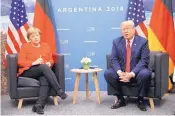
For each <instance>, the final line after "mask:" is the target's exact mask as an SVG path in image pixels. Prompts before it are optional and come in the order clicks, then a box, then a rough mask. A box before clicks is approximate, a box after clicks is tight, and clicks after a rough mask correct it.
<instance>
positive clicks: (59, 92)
mask: <svg viewBox="0 0 175 116" xmlns="http://www.w3.org/2000/svg"><path fill="white" fill-rule="evenodd" d="M57 95H58V96H59V97H60V98H61V99H62V100H63V99H66V98H67V97H68V95H67V94H66V93H65V92H64V91H63V90H62V89H59V90H58V92H57Z"/></svg>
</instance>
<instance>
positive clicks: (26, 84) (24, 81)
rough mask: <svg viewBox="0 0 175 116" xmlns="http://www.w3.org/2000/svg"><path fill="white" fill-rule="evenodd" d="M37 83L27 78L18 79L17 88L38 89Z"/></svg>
mask: <svg viewBox="0 0 175 116" xmlns="http://www.w3.org/2000/svg"><path fill="white" fill-rule="evenodd" d="M39 86H40V84H39V81H38V80H36V79H32V78H28V77H18V87H39Z"/></svg>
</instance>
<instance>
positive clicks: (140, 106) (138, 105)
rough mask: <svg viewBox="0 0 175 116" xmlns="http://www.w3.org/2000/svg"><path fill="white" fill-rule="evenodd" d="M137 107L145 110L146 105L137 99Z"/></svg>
mask: <svg viewBox="0 0 175 116" xmlns="http://www.w3.org/2000/svg"><path fill="white" fill-rule="evenodd" d="M137 107H138V108H139V109H140V110H141V111H147V109H146V105H145V104H144V101H138V104H137Z"/></svg>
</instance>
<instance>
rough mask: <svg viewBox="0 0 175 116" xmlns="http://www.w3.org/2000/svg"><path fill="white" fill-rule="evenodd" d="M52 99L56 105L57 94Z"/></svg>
mask: <svg viewBox="0 0 175 116" xmlns="http://www.w3.org/2000/svg"><path fill="white" fill-rule="evenodd" d="M53 101H54V104H55V105H56V106H57V105H58V98H57V96H53Z"/></svg>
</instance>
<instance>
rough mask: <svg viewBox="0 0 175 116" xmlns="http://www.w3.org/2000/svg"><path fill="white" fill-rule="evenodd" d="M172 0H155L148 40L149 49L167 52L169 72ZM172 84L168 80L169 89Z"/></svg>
mask: <svg viewBox="0 0 175 116" xmlns="http://www.w3.org/2000/svg"><path fill="white" fill-rule="evenodd" d="M172 6H173V5H172V0H155V3H154V7H153V11H152V16H151V20H150V27H149V28H148V40H149V47H150V50H151V51H160V50H161V51H164V52H168V53H169V56H170V57H169V74H172V73H173V69H174V65H175V50H174V46H175V31H174V21H173V9H172ZM171 88H172V84H171V82H170V80H169V87H168V89H169V90H170V89H171Z"/></svg>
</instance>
